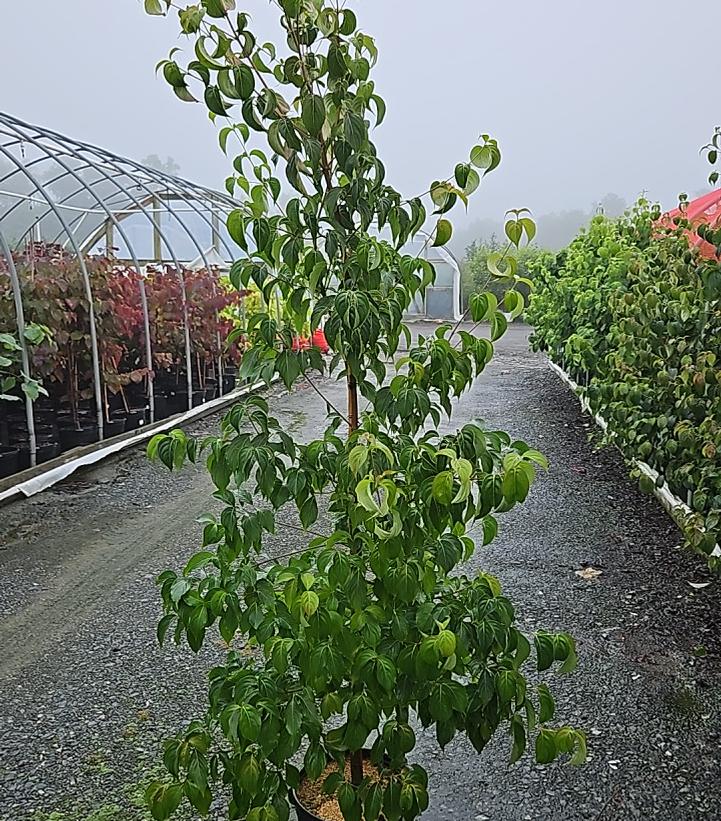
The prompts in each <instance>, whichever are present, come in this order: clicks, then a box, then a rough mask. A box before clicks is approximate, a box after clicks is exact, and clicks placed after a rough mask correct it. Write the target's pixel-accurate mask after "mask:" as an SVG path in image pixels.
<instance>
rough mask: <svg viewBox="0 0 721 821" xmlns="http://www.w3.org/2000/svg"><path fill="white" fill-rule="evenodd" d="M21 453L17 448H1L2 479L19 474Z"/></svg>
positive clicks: (0, 466)
mask: <svg viewBox="0 0 721 821" xmlns="http://www.w3.org/2000/svg"><path fill="white" fill-rule="evenodd" d="M19 453H20V451H19V450H18V449H17V448H10V447H5V446H3V447H0V479H4V478H5V477H6V476H12V475H13V473H17V472H18V470H19V468H18V456H19Z"/></svg>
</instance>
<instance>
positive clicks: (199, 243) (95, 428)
mask: <svg viewBox="0 0 721 821" xmlns="http://www.w3.org/2000/svg"><path fill="white" fill-rule="evenodd" d="M236 205H237V203H236V202H235V201H234V200H233V199H232V198H231V197H230V196H228V195H227V194H226V193H221V192H218V191H213V190H210V189H208V188H205V187H203V186H200V185H196V184H194V183H191V182H188V181H187V180H184V179H181V178H179V177H175V176H172V175H169V174H167V173H164V172H162V171H158V170H156V169H154V168H150V167H148V166H146V165H142V164H140V163H137V162H134V161H132V160H129V159H127V158H125V157H120V156H118V155H115V154H113V153H112V152H110V151H107V150H104V149H102V148H98V147H96V146H93V145H89V144H87V143H84V142H80V141H77V140H73V139H70V138H68V137H64V136H62V135H60V134H58V133H55V132H53V131H50V130H48V129H44V128H41V127H38V126H34V125H29V124H27V123H24V122H22V121H20V120H18V119H15V118H13V117H11V116H8V115H6V114H0V271H1V272H2V274H3V276H2V277H0V333H4V334H6V335H7V337H5V338H6V341H7V339H8V337H12V338H13V340H14V344H13V345H12V347H13V349H14V351H15V352H16V356H15V358H16V359H17V360H18V361H17V363H16V364H17V370H19V369H20V367H21V368H22V372H23V373H24V374H25V377H26V378H27V379H29V380H31V381H30V384H33V385H42V389H41V390H42V392H43V394H44V392H47V396H46V395H40V396H38V397H37V401H35V402H33V401H31V398H30V396H28V395H24V394H23V392H22V391H21V390H20V387H21V386H20V385H19V384H17V385H15V388H14V391H15V392H14V398H15V399H16V400H17V401H11V402H4V403H3V416H2V417H0V448H2V450H0V461H2V462H3V463H4V465H0V477H2V476H3V475H8V474H11V473H14V472H16V471H17V470H22V469H24V468H27V467H29V466H32V465H35V464H36V463H39V462H44V461H47V460H49V459H51V458H53V457H55V456H57V455H58V454H59V453H60V452H61V451H64V450H68V449H70V448H74V447H77V446H79V445H87V444H90V443H92V442H95V441H98V440H103V439H107V438H109V437H113V436H116V435H118V434H121V433H123V432H126V431H129V430H132V429H134V428H137V427H139V426H141V425H144V424H147V423H152V422H153V421H155V420H157V419H161V418H163V417H166V416H169V415H172V414H174V413H178V412H180V411H182V410H186V409H190V408H193V407H194V406H197V405H199V404H201V403H204V402H206V401H207V400H209V399H212V398H214V397H215V396H216V395H220V394H223V393H224V392H227V391H228V390H229V389H230V388H232V387H233V385H234V382H235V373H236V368H235V364H237V363H236V362H235V359H236V354H237V352H235V351H233V350H232V349H231V350H227V349H225V348H224V345H223V343H222V341H221V340H224V339H225V336H226V335H227V330H228V327H227V326H228V324H229V321H231V320H232V316H233V312H234V311H237V310H242V305H241V303H242V297H243V295H242V294H240V295H239V294H238V293H237V292H234V293H231V292H230V289H228V288H225V287H224V285H223V273H224V272H225V271H227V269H228V267H229V263H230V261H231V260H232V258H233V246H232V242H231V240H230V238H229V236H228V234H227V231H226V228H225V222H226V217H227V214H228V213H229V211H231V210H232V209H233V208H234V207H236ZM0 353H2V351H0ZM11 353H12V352H10V353H8V352H7V351H6V354H7V356H6V358H7V357H9V356H11ZM3 375H4V374H3ZM26 387H27V385H26ZM0 392H2V393H8V394H9V395H10V396H12V395H13V391H12V390H10V391H6V390H3V391H0ZM26 393H27V392H26ZM23 400H24V401H23ZM3 457H4V458H3Z"/></svg>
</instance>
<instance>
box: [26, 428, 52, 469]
mask: <svg viewBox="0 0 721 821" xmlns="http://www.w3.org/2000/svg"><path fill="white" fill-rule="evenodd" d="M56 456H60V442H58V439H57V437H56V436H55V435H52V436H40V437H38V441H37V443H36V447H35V464H36V465H42V463H43V462H49V461H50V460H51V459H54V458H55V457H56ZM29 467H30V444H29V443H23V444H21V445H20V448H19V450H18V470H27V469H28V468H29Z"/></svg>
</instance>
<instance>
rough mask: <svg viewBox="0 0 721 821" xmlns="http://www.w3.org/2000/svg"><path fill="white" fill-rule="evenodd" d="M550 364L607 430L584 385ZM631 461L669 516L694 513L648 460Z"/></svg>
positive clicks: (720, 551) (716, 552)
mask: <svg viewBox="0 0 721 821" xmlns="http://www.w3.org/2000/svg"><path fill="white" fill-rule="evenodd" d="M548 365H549V367H550V368H551V370H552V371H553V372H554V373H555V374H556V375H557V376H558V377H559V379H561V381H562V382H565V383H566V385H568V387H569V388H570V389H571V390H572V391H573V393H575V394H576V397H577V398H578V401H579V402H580V403H581V408H582V409H583V411H584V412H585V413H587V414H589V416H590V415H592V416H593V418H594V420H595V422H596V424H597V425H598V427H599V428H601V430H603V431H607V430H608V423H607V422H606V420H605V419H604V418H603V417H602V416H598V414H594V413H592V411H591V406H590V404H589V401H588V399H586V396H585V391H584V389H583V387H581V385H579V384H578V383H577V382H574V381H573V379H571V377H570V376H569V375H568V374H567V373H566V371H564V370H563V368H561V367H559V366H558V365H556V363H555V362H552V361H551V360H550V359H548ZM621 455H622V456H623V457H624V459H628V458H629V457H628V456H626V454H624V453H623V452H621ZM630 462H631V464H632V465H633V466H634V467H635V468H637V469H638V470H640V471H641V473H644V474H645V475H646V476H648V478H649V479H651V480H652V481H653V483H654V488H653V493H654V496H655V497H656V498H657V499H658V500H659V501H660V502H661V504H662V505H663V506H664V509H665V510H666V512H667V513H668V514H669V516H671V518H672V519H673V520H674V522H676V517H675V516H674V513H675V512H676V511H678V512H679V513H681V514H683V515H684V516H688V515H690V514H692V513H693V511H692V510H691V508H690V507H689V506H688V505H687V504H686V502H684V501H682V500H681V499H679V497H678V496H676V494H675V493H673V492H672V491H671V488H669V486H668V485H667V484H666V482H664V483H663V484H662V485H661V487H657V486H656V481H657V480H658V471H656V470H654V469H653V468H652V467H651V465H648V464H646V462H642V461H640V460H639V459H633V458H631V459H630ZM676 524H678V522H676ZM711 555H712V556H721V547H719V545H716V547H715V548H714V550H713V553H711Z"/></svg>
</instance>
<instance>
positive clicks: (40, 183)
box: [0, 112, 238, 465]
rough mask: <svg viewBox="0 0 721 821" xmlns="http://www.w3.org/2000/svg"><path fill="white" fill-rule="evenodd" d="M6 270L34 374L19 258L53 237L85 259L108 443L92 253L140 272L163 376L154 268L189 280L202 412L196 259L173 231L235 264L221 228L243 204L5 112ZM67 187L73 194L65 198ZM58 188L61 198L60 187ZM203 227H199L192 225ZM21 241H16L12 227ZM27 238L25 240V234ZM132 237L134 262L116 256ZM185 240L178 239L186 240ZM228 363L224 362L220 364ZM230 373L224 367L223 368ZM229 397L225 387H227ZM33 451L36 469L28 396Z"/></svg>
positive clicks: (1, 209) (1, 201) (0, 160)
mask: <svg viewBox="0 0 721 821" xmlns="http://www.w3.org/2000/svg"><path fill="white" fill-rule="evenodd" d="M0 169H2V170H0V264H1V263H2V261H3V259H4V261H5V266H6V268H7V270H8V272H9V275H10V281H11V287H12V294H13V301H14V306H15V312H16V318H17V328H18V338H19V340H18V341H19V344H20V346H21V359H22V366H23V369H24V371H25V372H26V373H27V374H28V375H29V376H30V375H31V373H30V356H29V351H28V347H27V344H26V340H25V337H24V330H25V325H26V322H25V313H24V309H23V298H22V289H21V284H20V277H19V275H18V270H17V268H16V265H15V261H14V257H13V252H14V251H17V250H19V249H21V248H22V247H23V246H24V245H25V244H26V243H28V242H29V241H33V240H35V241H38V240H41V239H42V240H44V241H47V242H48V243H51V244H59V245H62V246H63V248H65V249H67V250H68V251H70V252H72V254H73V255H74V256H75V257H76V258H77V260H78V265H79V267H80V272H81V275H82V278H83V286H84V291H85V295H86V298H87V301H88V306H89V326H90V328H89V330H90V341H91V354H92V370H93V379H92V381H93V390H94V398H95V411H96V414H97V425H98V434H99V439H100V440H102V439H103V438H104V431H103V423H104V418H103V403H102V381H101V372H100V354H99V346H98V338H97V329H96V319H95V312H94V309H93V293H92V287H91V281H90V276H89V272H88V269H87V266H86V262H85V260H86V257H87V255H88V254H89V253H90V252H91V251H92V250H93V249H94V248H96V247H97V246H98V244H99V243H101V242H103V240H104V241H105V248H106V254H107V256H109V257H113V258H114V259H117V260H118V262H121V261H122V262H127V263H128V264H129V265H130V266H132V267H133V268H134V269H135V271H136V272H137V274H138V283H139V291H140V303H141V307H142V313H143V326H144V329H143V330H144V333H143V336H144V345H145V352H144V353H145V362H146V367H147V370H148V373H149V374H152V372H153V346H152V341H151V332H150V318H149V314H148V301H147V296H146V291H145V285H144V281H143V280H144V275H145V272H144V265H145V264H148V263H150V264H152V263H164V262H166V263H167V264H171V263H172V265H173V266H174V268H175V271H176V272H177V274H178V278H179V280H180V293H181V303H182V317H183V333H184V347H185V364H186V377H187V390H188V407H189V409H192V407H193V385H192V366H191V365H192V363H191V353H192V340H191V337H190V323H189V316H188V300H187V292H186V287H185V278H184V275H183V271H184V270H186V271H187V270H188V269H189V266H190V264H191V262H190V260H187V259H184V260H181V259H180V256H181V255H180V253H179V252H178V251H177V249H176V248H175V247H174V241H173V238H172V237H171V236H170V233H169V231H168V227H167V226H166V227H165V228H164V227H163V218H164V217H165V219H166V220H170V221H171V222H170V226H171V227H172V228H173V229H175V231H176V232H177V230H179V231H180V234H181V236H184V237H186V238H187V240H188V241H189V242H190V245H191V246H192V247H193V248H194V253H197V260H198V262H199V263H200V264H202V266H203V267H204V268H206V269H207V270H211V268H213V267H217V266H218V264H219V260H221V261H223V262H230V261H231V260H232V259H233V258H234V256H235V255H236V250H234V249H233V248H231V247H230V245H229V243H228V242H227V241H226V239H225V237H224V235H223V232H222V231H221V220H222V221H223V222H225V218H226V217H227V214H228V213H229V212H230V211H232V210H233V209H235V208H237V207H238V203H237V201H236V200H234V199H233V198H232V197H230V196H229V195H228V194H226V193H223V192H219V191H214V190H212V189H209V188H206V187H205V186H202V185H197V184H195V183H192V182H189V181H188V180H185V179H182V178H180V177H177V176H174V175H171V174H167V173H165V172H163V171H159V170H157V169H155V168H151V167H149V166H147V165H142V164H141V163H138V162H135V161H133V160H130V159H128V158H126V157H122V156H119V155H117V154H114V153H113V152H111V151H108V150H106V149H103V148H99V147H97V146H95V145H91V144H89V143H85V142H81V141H79V140H74V139H71V138H69V137H66V136H63V135H62V134H59V133H57V132H55V131H52V130H50V129H47V128H42V127H40V126H36V125H31V124H29V123H26V122H23V121H22V120H19V119H17V118H15V117H12V116H10V115H8V114H3V113H1V112H0ZM59 187H62V188H63V191H62V193H61V194H60V195H58V193H57V189H58V188H59ZM53 189H55V191H54V190H53ZM133 216H136V217H140V218H141V219H142V220H143V223H144V224H145V222H146V221H147V226H148V229H149V231H150V234H151V236H152V249H153V251H152V255H151V256H150V257H148V255H147V254H146V255H143V254H141V253H140V252H139V250H138V249H137V248H136V247H135V246H134V243H133V241H132V238H131V236H130V234H131V232H130V231H129V230H127V228H128V226H127V224H126V221H127V220H128V218H130V217H133ZM191 219H192V220H194V221H195V229H194V228H193V225H192V224H191ZM198 221H200V222H201V223H202V224H204V225H205V226H206V227H207V228H208V229H209V231H210V237H211V244H210V246H209V247H203V245H202V244H201V242H200V241H199V239H198V236H197V226H198ZM11 222H12V224H14V225H15V226H16V227H15V231H16V234H15V236H14V237H13V240H14V241H11V238H10V235H9V227H8V226H10V224H11ZM18 232H19V235H18ZM116 234H117V236H118V237H119V238H120V239H121V240H122V242H123V244H124V247H125V249H126V250H127V254H128V256H127V258H126V257H117V256H114V252H113V249H114V241H115V236H116ZM176 242H177V240H176ZM218 364H219V366H222V362H219V363H218ZM221 372H222V367H221ZM220 389H221V391H222V380H221V388H220ZM148 398H149V404H150V420H151V422H152V421H154V419H155V397H154V392H153V380H152V378H149V379H148ZM25 408H26V416H27V425H28V433H29V445H30V462H31V465H35V464H36V453H37V441H36V436H35V425H34V414H33V404H32V402H31V401H30V399H29V398H27V397H26V399H25Z"/></svg>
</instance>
